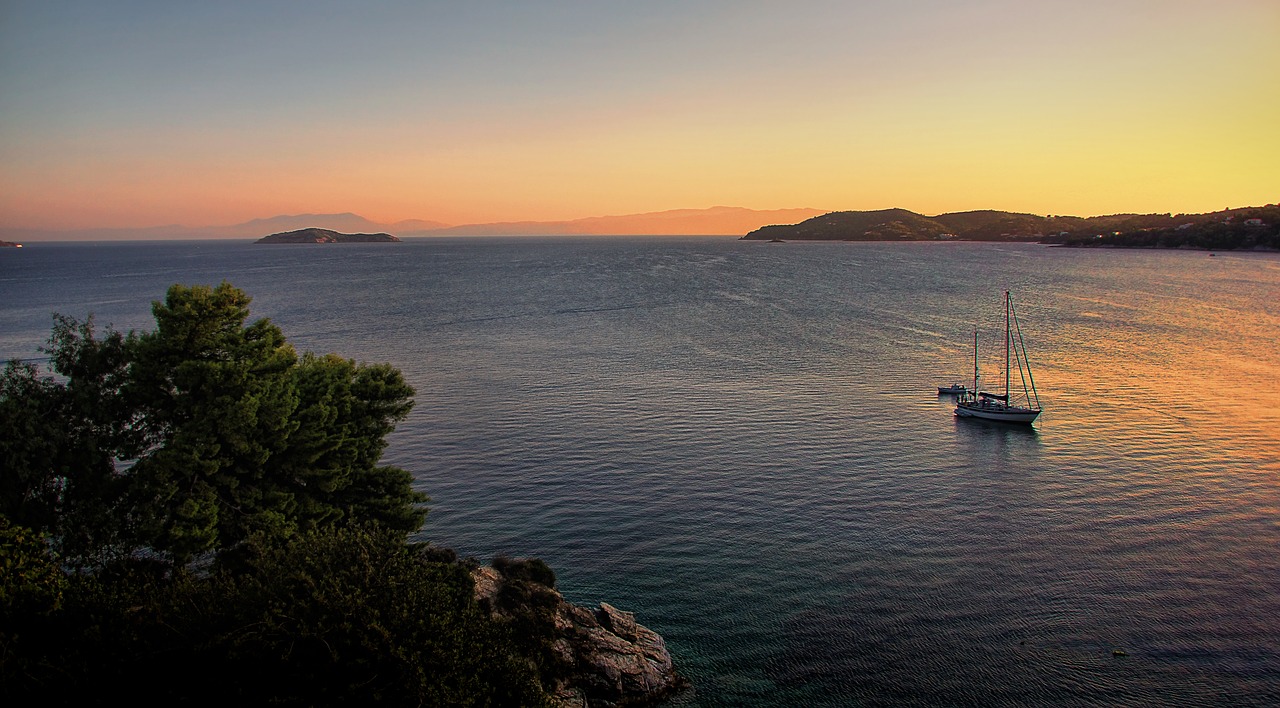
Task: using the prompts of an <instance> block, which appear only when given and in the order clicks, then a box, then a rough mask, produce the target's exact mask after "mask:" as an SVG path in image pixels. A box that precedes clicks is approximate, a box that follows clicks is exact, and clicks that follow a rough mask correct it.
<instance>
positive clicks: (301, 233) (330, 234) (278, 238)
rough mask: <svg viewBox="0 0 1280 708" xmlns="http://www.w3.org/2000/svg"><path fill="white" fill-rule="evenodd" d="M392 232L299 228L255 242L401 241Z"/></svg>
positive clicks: (264, 237)
mask: <svg viewBox="0 0 1280 708" xmlns="http://www.w3.org/2000/svg"><path fill="white" fill-rule="evenodd" d="M399 242H400V239H398V238H396V237H395V236H392V235H391V234H381V233H379V234H344V233H339V232H337V231H330V230H329V229H315V228H312V229H298V230H297V231H282V232H280V233H278V234H271V235H270V236H263V237H262V238H260V239H258V240H257V241H254V243H399Z"/></svg>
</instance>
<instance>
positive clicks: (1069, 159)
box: [0, 0, 1280, 229]
mask: <svg viewBox="0 0 1280 708" xmlns="http://www.w3.org/2000/svg"><path fill="white" fill-rule="evenodd" d="M1278 87H1280V1H1277V0H1069V1H1058V0H1034V1H1029V0H966V1H961V0H787V1H785V2H757V1H752V0H733V1H729V0H692V1H687V2H671V1H667V0H649V1H647V2H636V1H635V0H629V1H627V2H610V1H604V0H602V1H587V0H551V1H546V2H535V1H530V2H486V1H484V0H477V1H472V2H453V1H450V2H424V1H410V0H391V1H387V2H326V1H308V2H272V1H270V0H255V1H254V2H235V1H223V2H200V3H189V2H173V1H172V0H164V1H155V2H152V1H134V0H120V1H114V0H113V1H111V2H103V1H101V0H93V1H88V2H67V1H63V0H33V1H26V0H18V1H10V0H0V226H4V227H22V228H52V229H63V228H87V227H135V226H151V225H159V224H170V223H180V224H185V225H192V226H194V225H214V224H231V223H237V222H241V221H246V220H249V219H252V218H255V217H265V216H271V215H275V214H296V213H328V212H346V211H350V212H356V213H358V214H361V215H363V216H365V217H367V218H370V219H373V220H375V221H380V222H391V221H396V220H401V219H410V218H419V219H430V220H436V221H443V222H447V223H451V224H462V223H475V222H493V221H515V220H563V219H576V218H581V217H588V216H598V215H606V214H629V213H638V212H647V211H659V210H665V209H678V208H702V207H711V206H716V205H729V206H741V207H748V208H753V209H777V208H789V207H812V208H818V209H824V210H846V209H881V208H888V207H903V208H907V209H911V210H914V211H918V212H921V213H925V214H937V213H941V212H948V211H960V210H967V209H988V208H990V209H1003V210H1010V211H1024V212H1031V213H1037V214H1073V215H1079V216H1090V215H1096V214H1109V213H1117V212H1204V211H1214V210H1217V209H1223V208H1227V207H1236V206H1251V205H1261V204H1267V203H1274V202H1278V201H1280V88H1278Z"/></svg>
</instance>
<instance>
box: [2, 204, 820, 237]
mask: <svg viewBox="0 0 1280 708" xmlns="http://www.w3.org/2000/svg"><path fill="white" fill-rule="evenodd" d="M822 213H824V212H823V210H821V209H771V210H759V209H746V208H742V207H724V206H719V207H712V208H710V209H674V210H670V211H656V212H648V213H643V214H626V215H621V216H594V217H587V218H584V219H573V220H570V221H510V222H494V223H486V224H461V225H452V224H446V223H442V222H439V221H426V220H422V219H408V220H404V221H396V222H392V223H386V224H384V223H378V222H375V221H371V220H369V219H366V218H364V217H363V216H360V215H359V214H352V213H350V212H346V213H341V214H289V215H281V216H273V217H269V218H264V219H253V220H251V221H246V222H243V223H240V224H232V225H229V226H204V227H193V226H183V225H179V224H169V225H166V226H151V227H145V228H106V229H77V230H65V231H54V230H38V229H19V228H0V238H4V239H8V240H13V241H23V240H27V241H106V240H126V239H127V240H161V239H198V238H204V239H209V238H254V239H257V238H262V237H263V236H267V235H270V234H274V233H279V232H284V231H296V230H298V229H308V228H318V229H328V230H331V231H338V232H345V233H375V232H384V233H389V234H393V235H395V236H398V237H401V238H404V237H417V236H537V235H579V234H581V235H603V236H669V235H672V236H673V235H688V236H702V235H706V236H728V235H737V234H743V233H746V232H748V231H751V230H752V229H756V228H759V227H761V226H763V225H765V224H778V223H795V222H797V221H802V220H804V219H807V218H809V217H812V216H817V215H819V214H822Z"/></svg>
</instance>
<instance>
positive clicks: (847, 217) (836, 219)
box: [742, 209, 1187, 243]
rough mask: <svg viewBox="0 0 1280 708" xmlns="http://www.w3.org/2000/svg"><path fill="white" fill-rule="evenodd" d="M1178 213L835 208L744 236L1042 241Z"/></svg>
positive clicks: (1142, 225)
mask: <svg viewBox="0 0 1280 708" xmlns="http://www.w3.org/2000/svg"><path fill="white" fill-rule="evenodd" d="M1182 218H1187V217H1184V216H1178V217H1175V216H1173V215H1170V214H1114V215H1111V216H1091V217H1087V218H1082V217H1078V216H1037V215H1035V214H1020V213H1016V212H1007V211H993V210H985V211H964V212H955V213H950V214H939V215H937V216H924V215H921V214H917V213H915V212H913V211H908V210H906V209H882V210H879V211H837V212H831V213H829V214H823V215H822V216H817V217H814V218H812V219H807V220H805V221H802V222H800V223H798V224H792V225H790V226H766V227H764V228H761V229H756V230H755V231H752V232H750V233H748V234H747V235H746V236H743V237H742V238H743V239H744V240H765V241H769V240H773V239H778V240H783V241H788V240H795V241H803V240H816V241H948V240H960V241H1042V242H1046V243H1054V242H1061V241H1062V240H1063V239H1067V238H1071V237H1075V236H1081V235H1088V236H1090V237H1092V236H1094V235H1097V234H1113V233H1118V232H1124V231H1133V230H1139V229H1147V228H1160V227H1167V226H1170V225H1172V224H1175V223H1177V222H1178V219H1182Z"/></svg>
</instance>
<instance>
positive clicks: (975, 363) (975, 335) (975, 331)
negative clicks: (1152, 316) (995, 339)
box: [972, 327, 978, 397]
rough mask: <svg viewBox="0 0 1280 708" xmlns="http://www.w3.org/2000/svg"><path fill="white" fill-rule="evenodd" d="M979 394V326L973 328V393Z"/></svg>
mask: <svg viewBox="0 0 1280 708" xmlns="http://www.w3.org/2000/svg"><path fill="white" fill-rule="evenodd" d="M972 395H973V396H974V397H976V396H977V395H978V328H977V327H974V328H973V394H972Z"/></svg>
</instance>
